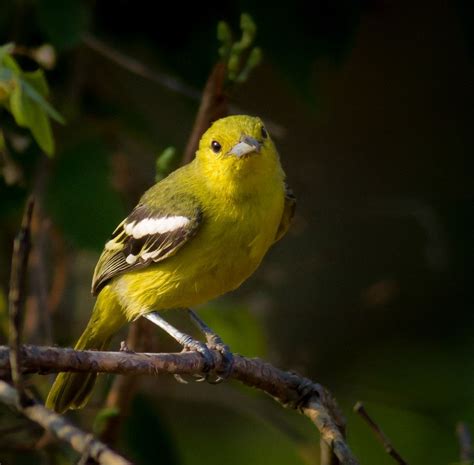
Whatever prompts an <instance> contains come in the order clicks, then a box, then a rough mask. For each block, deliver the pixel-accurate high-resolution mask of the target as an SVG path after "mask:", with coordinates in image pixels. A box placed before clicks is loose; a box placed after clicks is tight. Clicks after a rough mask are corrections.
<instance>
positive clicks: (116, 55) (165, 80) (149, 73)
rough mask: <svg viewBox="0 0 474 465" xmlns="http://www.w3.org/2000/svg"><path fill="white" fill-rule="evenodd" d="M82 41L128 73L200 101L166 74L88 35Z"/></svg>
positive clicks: (186, 86) (188, 89)
mask: <svg viewBox="0 0 474 465" xmlns="http://www.w3.org/2000/svg"><path fill="white" fill-rule="evenodd" d="M82 41H83V42H84V44H86V45H87V46H88V47H89V48H91V49H92V50H94V51H95V52H97V53H99V54H100V55H102V56H104V57H105V58H107V59H108V60H110V61H112V62H114V63H116V64H118V65H119V66H121V67H122V68H124V69H126V70H128V71H130V72H131V73H133V74H136V75H138V76H141V77H142V78H145V79H148V80H150V81H152V82H155V83H156V84H159V85H160V86H163V87H165V88H166V89H169V90H172V91H174V92H177V93H179V94H182V95H185V96H186V97H189V98H191V99H193V100H200V99H201V94H200V93H199V92H198V91H197V90H196V89H194V88H192V87H190V86H188V85H186V84H185V83H184V82H182V81H180V80H179V79H177V78H175V77H172V76H170V75H168V74H165V73H160V72H158V71H156V70H151V69H150V68H148V67H147V66H145V65H144V64H143V63H141V62H139V61H138V60H135V59H134V58H131V57H129V56H127V55H125V54H124V53H122V52H119V51H118V50H116V49H114V48H112V47H110V46H109V45H107V44H106V43H104V42H102V41H101V40H99V39H97V37H94V36H92V35H90V34H85V35H83V36H82Z"/></svg>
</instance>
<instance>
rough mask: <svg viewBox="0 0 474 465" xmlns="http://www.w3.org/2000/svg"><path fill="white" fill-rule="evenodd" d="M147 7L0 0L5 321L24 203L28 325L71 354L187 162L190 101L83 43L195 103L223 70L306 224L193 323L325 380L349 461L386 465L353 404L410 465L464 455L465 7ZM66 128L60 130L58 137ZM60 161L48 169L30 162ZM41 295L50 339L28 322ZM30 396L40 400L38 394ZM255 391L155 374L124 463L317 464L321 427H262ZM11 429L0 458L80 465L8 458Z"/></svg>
mask: <svg viewBox="0 0 474 465" xmlns="http://www.w3.org/2000/svg"><path fill="white" fill-rule="evenodd" d="M418 3H419V4H418ZM155 7H156V6H155V5H154V4H150V2H146V1H144V0H139V1H135V2H131V1H129V0H123V1H119V2H114V3H113V4H111V3H109V2H93V1H88V0H85V1H83V0H67V1H59V0H35V1H33V0H27V1H17V0H5V1H3V2H2V8H0V44H11V43H15V46H14V48H13V47H12V46H8V45H7V46H4V47H2V48H1V55H2V56H1V57H0V105H1V109H0V110H1V112H0V225H1V227H0V326H1V327H2V328H3V330H6V295H7V288H8V270H9V263H10V253H11V244H12V239H13V236H14V234H15V233H16V230H17V227H18V224H19V221H20V217H21V212H22V210H23V204H24V201H25V199H26V196H27V194H28V193H29V192H31V191H32V190H35V192H36V194H37V196H38V199H39V202H38V205H39V206H40V207H39V210H38V218H36V221H37V223H35V224H36V225H37V227H38V229H35V246H36V249H35V250H37V251H39V252H41V253H39V254H38V256H35V257H34V260H35V264H38V263H39V264H40V265H42V270H43V274H41V276H39V275H38V274H35V275H33V276H32V277H31V280H30V281H31V289H30V294H31V295H30V298H29V299H28V316H29V318H28V319H27V321H26V323H27V324H26V327H25V334H26V335H33V336H37V335H38V333H40V336H41V340H48V338H49V340H50V341H51V342H52V343H58V342H59V341H61V342H64V343H66V344H72V343H73V340H74V338H75V337H76V336H77V335H78V333H79V332H80V329H82V328H79V326H80V325H82V323H83V322H84V321H86V320H87V318H88V316H89V312H90V308H89V306H90V305H89V302H90V297H89V294H90V292H89V287H90V278H91V274H92V269H93V267H94V264H95V261H96V259H97V256H98V253H99V252H100V249H101V247H102V246H103V244H104V242H105V241H106V240H107V238H108V236H109V234H110V233H111V232H112V230H113V228H114V227H115V226H116V224H117V223H118V222H119V221H120V220H121V219H122V218H123V216H124V215H125V214H126V213H127V212H128V211H129V210H130V208H132V207H133V205H134V204H135V202H136V201H137V199H138V198H139V196H140V195H141V193H143V191H144V190H145V189H146V188H147V187H148V186H150V185H151V184H152V183H153V182H154V180H155V178H156V179H161V178H162V177H163V176H166V174H167V173H169V172H170V171H171V170H173V169H174V168H175V167H176V166H177V165H178V164H179V161H180V154H181V150H182V149H183V148H184V146H185V145H186V141H187V138H188V136H189V132H190V129H191V127H192V123H193V119H194V116H195V113H196V109H197V105H198V102H197V101H195V100H192V99H191V100H190V99H189V98H188V96H186V95H184V94H183V95H181V94H180V93H179V92H175V91H170V89H169V88H168V87H166V85H164V86H163V87H161V86H160V85H157V84H156V83H155V82H151V81H149V80H147V79H144V78H143V77H141V76H139V75H135V74H133V73H130V72H129V71H127V70H125V69H123V68H122V67H121V66H119V65H118V64H117V63H116V62H115V61H114V60H110V58H109V57H107V56H105V55H104V54H101V53H100V52H98V51H96V50H92V49H91V48H90V47H88V46H87V45H86V44H85V43H84V42H83V40H82V38H83V37H84V36H85V35H87V34H90V35H92V36H95V37H98V38H99V39H101V40H103V41H104V43H106V44H108V45H110V46H111V47H112V48H115V49H116V50H118V51H120V52H121V53H123V54H125V56H127V55H128V56H130V57H131V58H133V59H134V60H137V61H139V62H143V63H144V64H145V65H146V66H147V67H148V68H150V69H152V70H156V71H157V72H159V73H162V75H163V76H165V77H166V78H167V79H171V80H172V81H173V82H175V81H174V80H175V79H179V80H180V82H182V83H184V84H185V85H186V86H189V88H191V89H192V90H193V92H191V94H193V93H194V94H197V93H198V89H200V88H202V86H203V84H204V83H205V82H206V79H207V76H208V73H209V71H210V69H211V68H212V66H213V64H214V63H215V62H216V61H217V60H219V59H223V60H225V61H226V62H227V64H228V65H229V75H228V78H229V83H232V82H237V83H241V82H240V81H244V80H245V82H244V83H243V84H242V85H241V86H238V88H237V89H236V92H235V94H234V98H235V104H236V105H237V106H238V108H239V109H241V110H240V111H244V112H248V113H252V114H259V115H261V116H262V117H263V118H264V119H265V121H266V125H267V127H268V128H269V131H270V133H271V134H272V136H274V139H275V141H276V143H277V145H278V148H279V151H280V153H281V157H282V162H283V164H284V166H285V169H286V172H287V174H288V177H289V181H290V184H291V185H292V187H293V188H294V190H295V192H296V195H297V197H298V214H297V218H296V221H295V224H294V226H293V228H292V230H291V231H290V234H289V236H288V237H287V238H285V239H284V240H283V241H281V242H280V243H278V244H277V245H276V246H275V247H274V248H273V249H272V251H271V252H270V254H269V256H268V257H267V258H266V259H265V260H264V263H263V264H262V266H261V268H260V270H259V271H258V273H256V275H255V276H254V277H253V278H252V279H251V280H250V281H249V282H247V283H246V284H245V285H243V286H242V288H241V289H239V291H237V292H236V293H234V294H233V295H232V296H231V297H228V296H226V297H224V298H222V299H219V300H218V301H216V302H212V303H210V304H207V305H205V306H204V307H203V308H202V309H199V313H200V315H201V316H202V317H203V318H204V320H205V321H206V322H207V323H208V324H209V325H210V326H211V327H212V328H214V329H215V330H216V331H217V332H218V333H220V334H221V336H222V337H223V339H224V341H225V342H227V343H228V344H229V345H230V346H231V348H232V349H233V350H234V351H235V352H240V353H242V354H245V355H249V356H264V357H268V358H269V359H270V361H272V362H274V363H275V364H276V365H278V366H280V367H282V368H288V369H295V370H298V371H300V372H302V373H304V374H305V375H308V376H310V377H312V378H314V379H315V380H317V381H318V382H322V383H324V384H325V385H327V386H328V387H329V388H330V389H331V390H332V391H333V392H334V393H335V395H336V397H337V398H338V399H339V400H340V401H341V403H342V406H343V408H344V411H345V412H346V414H347V416H348V420H349V425H348V431H349V441H350V443H351V446H352V447H353V449H354V450H355V452H356V453H357V455H358V456H359V457H360V458H361V462H362V463H363V464H364V463H366V464H372V463H377V464H380V465H385V464H386V465H389V464H391V463H392V459H391V458H390V457H388V456H387V454H386V453H385V452H384V451H383V450H382V448H381V447H380V446H379V444H378V443H377V442H376V441H375V439H374V438H373V436H372V433H371V432H370V431H369V429H368V428H367V426H366V425H365V424H364V423H363V422H362V420H361V419H360V418H359V417H357V416H356V415H355V414H353V413H351V408H352V405H353V404H354V402H355V401H356V400H358V399H362V400H363V401H364V402H365V404H366V405H367V408H368V409H369V410H370V412H371V413H372V414H373V415H374V417H375V418H377V420H378V421H379V423H380V424H381V426H382V428H383V429H384V431H386V433H387V434H388V435H389V437H390V438H391V439H392V441H393V443H394V444H395V445H396V446H397V448H398V449H399V451H400V453H401V454H402V456H403V457H405V458H406V460H407V461H408V462H409V463H410V464H415V465H416V464H420V465H424V464H425V463H431V464H433V465H445V464H446V463H456V462H457V461H458V458H459V457H458V444H457V440H456V437H455V435H454V428H455V424H456V423H457V422H458V421H459V420H464V421H466V422H467V424H468V425H469V426H470V427H471V429H474V409H473V408H472V407H471V406H472V405H474V396H473V392H474V390H473V389H472V388H473V383H474V376H473V370H474V366H473V364H472V355H473V353H474V345H473V343H472V327H473V325H474V314H473V312H472V303H473V293H472V279H473V273H472V271H473V270H472V263H474V248H473V247H472V231H473V229H474V215H473V209H472V200H473V192H472V175H471V173H472V164H473V163H472V151H473V150H474V147H473V144H472V103H473V92H472V80H473V68H472V56H473V54H472V51H473V45H472V44H473V40H472V37H473V34H472V31H473V28H472V24H473V19H474V14H473V10H472V4H471V3H470V2H467V1H465V0H458V1H456V2H453V3H452V4H447V3H444V4H443V5H441V2H439V3H438V2H433V3H432V4H430V8H426V6H425V5H423V4H422V2H392V3H390V2H383V1H378V0H358V1H350V0H336V1H325V0H318V1H316V2H313V3H312V4H311V8H310V7H309V6H308V4H307V3H305V2H302V1H296V2H290V3H286V4H273V5H272V7H271V8H269V7H268V5H266V4H265V3H261V2H249V1H247V0H241V1H232V2H217V1H213V0H212V1H210V2H208V3H207V4H206V7H205V8H204V7H203V5H202V4H201V3H197V2H194V3H193V2H192V3H189V4H188V5H186V14H183V5H182V4H179V3H177V2H174V3H170V4H167V5H166V10H167V13H166V16H165V17H163V16H160V17H157V15H156V10H155ZM243 11H245V12H248V13H246V14H244V15H242V14H241V12H243ZM239 24H240V31H241V33H239V34H238V35H236V36H233V34H232V32H231V31H237V30H239ZM216 25H217V37H216ZM255 25H258V44H259V48H255V47H254V45H253V43H254V41H255V37H256V26H255ZM260 48H261V49H262V50H263V52H264V53H261V52H260ZM263 56H264V59H263ZM260 62H261V65H260V66H259V67H258V68H257V69H255V68H254V67H255V65H256V64H257V63H260ZM38 65H39V66H40V67H41V68H42V69H38ZM251 70H252V74H251V75H250V78H249V79H247V77H248V75H249V71H251ZM46 81H47V82H48V84H49V85H47V84H46ZM164 83H165V84H166V79H165V80H164ZM178 87H179V86H178ZM49 89H51V92H50V94H48V90H49ZM50 102H52V103H50ZM55 108H57V109H58V110H59V112H57V111H56V110H55ZM315 109H317V111H315ZM59 113H61V114H64V115H66V116H67V120H68V124H67V125H66V126H61V125H57V124H53V125H51V119H53V120H56V121H60V120H61V117H60V116H59ZM272 124H273V126H274V127H276V128H282V130H280V131H277V130H276V131H274V130H272ZM53 134H54V137H53ZM33 139H34V140H36V142H37V143H33ZM55 146H56V147H57V150H56V154H55V157H54V158H48V157H46V156H45V155H44V154H43V152H44V153H49V154H50V153H52V152H53V150H54V147H55ZM163 147H173V148H174V149H171V148H168V149H165V150H163ZM157 154H160V155H159V156H158V157H157ZM39 244H41V246H40V245H39ZM35 270H37V268H36V265H35ZM39 277H40V278H42V279H43V281H44V282H43V283H42V284H41V282H40V281H41V280H40V279H39ZM41 285H42V286H44V287H46V290H47V292H46V298H47V299H46V300H47V301H48V302H49V305H50V306H51V308H50V310H51V328H50V333H49V334H48V331H47V329H45V328H47V326H45V325H41V324H40V323H39V321H40V319H39V318H37V316H38V312H37V308H38V301H39V300H38V299H40V298H41V296H40V295H38V289H41ZM43 298H44V296H43ZM79 323H80V324H79ZM163 339H165V337H163ZM160 342H161V341H160ZM31 382H32V383H34V384H35V385H36V386H39V391H41V392H46V391H47V387H48V385H49V382H50V380H49V378H48V377H45V376H37V377H34V378H32V379H31ZM251 392H252V394H253V395H250V394H249V393H248V392H246V391H242V390H241V389H240V388H239V389H234V386H233V384H232V383H229V384H227V383H226V385H224V386H217V387H212V386H194V385H193V384H189V385H187V386H176V385H175V384H173V383H172V381H170V380H168V378H165V377H159V378H156V379H155V378H154V379H153V380H148V382H147V385H146V388H144V389H143V392H142V393H141V394H140V395H139V396H137V398H136V399H135V401H134V404H133V407H132V409H131V410H130V413H129V416H128V417H127V421H126V422H125V424H124V429H123V431H122V436H121V441H120V443H119V445H118V446H117V447H118V448H119V449H120V450H123V451H126V452H127V454H129V456H130V457H133V458H134V459H135V460H136V461H137V462H139V463H140V464H141V463H156V460H157V458H159V459H160V460H162V461H163V462H164V463H165V462H166V463H170V464H171V463H181V464H182V463H186V464H198V463H201V462H206V463H214V462H215V463H218V462H220V461H225V462H226V463H242V462H245V463H249V464H255V465H257V464H262V463H269V462H271V463H275V464H287V463H314V459H313V462H311V461H309V459H308V457H310V458H312V457H314V454H315V451H317V444H316V445H315V444H314V443H313V442H315V443H317V438H316V435H315V434H314V430H313V427H312V426H311V425H310V424H309V423H308V422H306V420H305V419H303V418H301V417H299V416H297V415H296V414H295V415H293V414H292V413H290V412H286V411H284V412H282V415H283V416H284V418H285V421H287V422H288V423H289V424H290V425H288V424H287V423H284V422H283V421H281V417H278V418H276V417H275V415H274V410H271V413H270V414H268V415H267V416H265V415H264V413H266V412H267V410H266V409H267V407H268V404H267V403H266V399H263V398H261V396H259V395H258V394H256V393H255V392H254V391H251ZM100 393H101V392H100V389H99V392H98V393H97V395H96V398H99V397H100V395H99V394H100ZM239 395H241V396H240V397H239ZM242 396H243V397H242ZM250 401H252V402H254V403H248V404H246V402H250ZM268 402H269V403H270V402H271V401H270V400H268ZM274 408H275V410H278V407H277V406H275V407H274ZM111 414H113V412H110V411H107V410H103V409H101V406H100V405H97V404H95V405H94V404H92V405H91V406H90V407H89V408H88V409H87V410H86V411H83V412H76V413H74V414H73V416H74V418H75V420H78V421H79V422H82V423H83V424H84V427H85V428H88V429H91V427H92V425H91V423H92V419H93V418H96V424H95V429H96V431H98V430H100V429H101V428H102V425H103V423H104V422H105V421H106V420H107V418H108V416H109V415H111ZM0 419H1V423H0V430H1V428H2V427H4V426H10V425H15V424H16V422H17V421H18V419H17V418H12V415H11V413H9V412H8V411H7V410H6V409H2V411H1V412H0ZM21 426H22V428H23V429H24V431H22V432H21V433H20V434H19V433H18V432H17V433H14V432H12V433H9V434H4V436H5V438H6V439H7V440H6V441H4V442H2V443H1V444H0V456H1V457H0V458H1V460H2V461H5V462H8V463H11V464H14V465H18V464H22V463H33V462H35V463H45V464H46V463H71V462H72V460H73V459H74V454H73V453H72V452H71V451H70V450H69V449H67V448H65V447H62V446H57V445H52V446H50V447H48V448H47V449H46V450H45V451H44V452H41V453H40V452H38V451H36V450H34V451H32V450H29V451H25V450H22V451H21V452H19V451H18V450H12V448H13V446H15V445H16V444H20V445H21V444H22V445H23V446H24V445H25V444H26V445H31V444H33V443H34V441H35V440H37V439H38V437H39V432H38V431H37V430H36V429H32V430H30V427H31V425H30V426H28V427H26V426H25V425H23V424H22V425H21ZM292 428H295V429H297V430H298V431H299V430H302V431H303V433H301V435H302V438H301V437H300V436H298V435H296V434H293V433H292V431H293V429H292ZM308 438H310V439H308ZM311 440H312V441H313V442H311Z"/></svg>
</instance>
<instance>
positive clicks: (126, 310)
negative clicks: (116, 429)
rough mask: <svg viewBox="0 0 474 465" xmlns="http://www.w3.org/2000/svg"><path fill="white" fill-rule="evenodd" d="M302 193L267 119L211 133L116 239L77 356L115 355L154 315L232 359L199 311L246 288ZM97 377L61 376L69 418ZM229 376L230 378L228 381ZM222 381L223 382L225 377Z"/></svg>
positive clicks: (202, 347) (62, 406) (62, 403)
mask: <svg viewBox="0 0 474 465" xmlns="http://www.w3.org/2000/svg"><path fill="white" fill-rule="evenodd" d="M295 204H296V201H295V197H294V195H293V193H292V191H291V189H289V187H288V186H287V183H286V176H285V173H284V171H283V168H282V166H281V163H280V157H279V154H278V152H277V149H276V147H275V144H274V142H273V141H272V139H271V137H270V135H269V133H268V131H267V129H266V127H265V125H264V123H263V122H262V120H261V119H260V118H259V117H254V116H248V115H234V116H228V117H224V118H221V119H218V120H216V121H214V122H213V123H212V124H211V126H210V127H209V129H207V131H206V132H205V133H204V134H203V135H202V137H201V140H200V141H199V146H198V149H197V151H196V154H195V158H194V159H193V161H192V162H190V163H188V164H187V165H184V166H182V167H181V168H178V169H177V170H175V171H174V172H172V173H171V174H170V175H168V176H167V177H166V178H164V179H162V180H161V181H159V182H158V183H156V184H155V185H154V186H152V187H151V188H150V189H148V191H146V192H145V193H144V194H143V196H142V197H141V198H140V200H139V202H138V204H137V205H136V207H135V208H134V209H133V210H132V212H131V213H130V214H129V215H128V216H127V217H126V218H125V219H124V220H123V221H122V222H121V223H120V224H119V225H118V226H117V227H116V229H115V230H114V231H113V233H112V235H111V237H110V239H109V240H108V241H107V242H106V244H105V247H104V249H103V252H102V254H101V255H100V258H99V260H98V262H97V265H96V267H95V270H94V274H93V278H92V294H93V295H94V296H96V297H97V299H96V302H95V305H94V308H93V311H92V315H91V317H90V320H89V322H88V324H87V326H86V328H85V330H84V332H83V333H82V335H81V337H80V338H79V340H78V341H77V343H76V345H75V349H77V350H88V349H89V350H90V349H97V350H105V349H106V348H107V346H108V345H109V342H110V340H111V338H112V337H113V336H114V334H115V333H116V332H117V331H118V330H119V329H120V328H121V327H122V326H123V325H125V324H126V323H127V322H132V321H134V320H136V319H138V318H139V317H145V318H147V319H149V320H150V321H152V322H153V323H155V324H157V325H158V326H159V327H161V328H162V329H163V330H165V331H166V332H167V333H168V334H170V335H171V336H172V337H174V338H175V339H176V340H177V341H178V342H179V343H180V344H181V345H182V346H183V350H197V351H198V352H200V353H201V354H202V355H203V356H204V358H205V362H206V366H207V367H208V368H209V366H210V365H211V364H212V361H213V357H212V355H211V354H210V349H217V350H219V351H220V352H221V353H222V355H223V358H225V359H226V361H227V362H228V363H231V361H232V354H231V352H230V350H229V348H228V347H227V346H226V345H225V344H224V343H223V342H222V340H221V339H220V338H219V337H218V336H217V335H216V334H215V333H213V332H212V330H210V328H209V327H207V326H206V325H205V323H204V322H202V321H201V320H200V319H199V317H197V315H196V314H195V313H194V312H193V311H192V310H191V309H192V308H195V307H196V306H197V305H200V304H203V303H205V302H207V301H209V300H211V299H213V298H215V297H218V296H220V295H222V294H225V293H227V292H229V291H232V290H234V289H236V288H238V287H239V286H240V285H241V284H242V283H243V282H244V281H245V280H246V279H247V278H249V277H250V276H251V275H252V274H253V273H254V272H255V270H256V269H257V268H258V266H259V265H260V263H261V261H262V259H263V257H264V256H265V254H266V253H267V251H268V250H269V249H270V247H271V246H272V245H273V244H274V243H275V242H277V241H278V240H279V239H281V238H282V237H283V236H284V235H285V234H286V232H287V231H288V229H289V227H290V224H291V220H292V218H293V215H294V211H295ZM168 309H189V310H188V311H189V312H190V315H191V317H192V319H193V320H194V322H195V323H196V324H197V325H198V326H199V328H200V329H201V330H202V331H203V332H204V334H205V335H206V338H207V344H205V343H203V342H201V341H198V340H195V339H193V338H191V337H190V336H188V335H187V334H185V333H183V332H181V331H180V330H179V329H177V328H175V327H173V326H171V325H170V324H169V323H168V322H166V320H165V319H164V318H163V317H162V316H161V314H162V313H163V311H165V310H168ZM96 377H97V373H71V372H67V373H60V374H59V375H58V376H57V377H56V379H55V381H54V383H53V386H52V387H51V389H50V392H49V394H48V397H47V400H46V406H47V407H49V408H51V409H53V410H55V411H56V412H59V413H63V412H65V411H67V410H68V409H79V408H82V407H84V406H85V405H86V403H87V402H88V400H89V398H90V396H91V393H92V390H93V387H94V384H95V380H96ZM221 379H223V378H221ZM221 379H220V380H221Z"/></svg>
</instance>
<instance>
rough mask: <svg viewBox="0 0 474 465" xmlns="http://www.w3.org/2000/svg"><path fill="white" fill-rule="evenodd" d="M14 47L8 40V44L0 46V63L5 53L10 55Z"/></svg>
mask: <svg viewBox="0 0 474 465" xmlns="http://www.w3.org/2000/svg"><path fill="white" fill-rule="evenodd" d="M14 48H15V44H14V43H12V42H10V43H9V44H5V45H2V46H1V47H0V64H1V63H2V61H3V58H4V57H5V56H6V55H10V54H11V53H12V52H13V50H14Z"/></svg>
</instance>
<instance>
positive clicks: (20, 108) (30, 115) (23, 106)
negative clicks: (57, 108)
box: [10, 80, 54, 155]
mask: <svg viewBox="0 0 474 465" xmlns="http://www.w3.org/2000/svg"><path fill="white" fill-rule="evenodd" d="M27 85H28V84H27ZM31 88H32V89H34V88H33V87H31ZM35 92H36V91H35ZM38 95H39V94H38ZM28 97H29V96H28V95H27V94H26V93H25V82H24V81H20V80H17V81H16V85H15V87H14V89H13V92H12V94H11V98H10V110H11V112H12V114H13V117H14V118H15V121H16V122H17V124H18V125H19V126H22V127H26V128H29V129H30V130H31V132H32V133H33V136H34V138H35V140H36V142H37V143H38V145H39V146H40V147H41V149H42V150H44V152H45V153H47V154H48V155H52V154H53V153H54V139H53V132H52V130H51V125H50V123H49V119H48V116H47V115H46V113H45V111H44V110H43V109H42V108H41V106H39V105H38V104H37V103H36V102H35V101H33V100H32V99H31V98H28Z"/></svg>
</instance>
